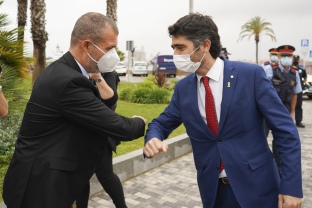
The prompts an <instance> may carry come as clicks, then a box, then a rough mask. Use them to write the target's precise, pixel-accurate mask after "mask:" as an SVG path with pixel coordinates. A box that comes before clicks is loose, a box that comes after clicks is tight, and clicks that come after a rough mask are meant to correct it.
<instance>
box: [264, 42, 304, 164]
mask: <svg viewBox="0 0 312 208" xmlns="http://www.w3.org/2000/svg"><path fill="white" fill-rule="evenodd" d="M295 50H296V49H295V47H293V46H291V45H282V46H279V47H278V48H277V51H278V58H279V60H280V61H279V62H278V63H277V64H273V65H272V66H271V67H266V68H264V71H265V73H266V75H267V77H268V78H269V80H271V82H272V84H273V87H274V88H275V90H276V92H277V94H278V96H279V98H280V99H281V101H282V103H283V105H284V106H285V107H286V109H287V111H288V112H289V114H290V116H291V118H292V119H293V120H294V118H295V117H294V115H295V108H296V103H297V94H298V93H300V92H302V88H301V84H300V77H299V73H298V72H297V71H296V69H294V68H293V67H292V59H293V52H294V51H295ZM268 128H269V129H271V128H270V126H269V125H268ZM272 149H273V154H274V155H275V160H276V164H277V166H278V168H279V169H280V167H281V162H282V161H281V158H280V156H279V155H280V154H279V151H278V149H277V146H276V142H275V135H274V134H273V140H272Z"/></svg>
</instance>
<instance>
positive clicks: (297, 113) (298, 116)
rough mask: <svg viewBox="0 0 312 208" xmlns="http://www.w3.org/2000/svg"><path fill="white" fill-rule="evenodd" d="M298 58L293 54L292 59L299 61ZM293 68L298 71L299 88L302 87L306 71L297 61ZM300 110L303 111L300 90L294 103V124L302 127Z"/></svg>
mask: <svg viewBox="0 0 312 208" xmlns="http://www.w3.org/2000/svg"><path fill="white" fill-rule="evenodd" d="M299 60H300V56H298V55H296V56H294V61H297V62H299ZM293 68H295V69H296V70H297V71H298V73H299V77H300V84H301V88H302V89H303V87H304V82H303V80H304V79H306V78H307V72H306V70H305V68H304V67H303V66H302V65H299V63H297V64H295V63H293ZM302 112H303V110H302V91H301V92H300V93H298V95H297V104H296V109H295V120H296V125H297V126H298V127H302V128H304V127H305V126H304V125H303V124H302Z"/></svg>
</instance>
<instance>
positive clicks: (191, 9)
mask: <svg viewBox="0 0 312 208" xmlns="http://www.w3.org/2000/svg"><path fill="white" fill-rule="evenodd" d="M191 13H193V0H190V14H191Z"/></svg>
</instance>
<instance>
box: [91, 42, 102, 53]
mask: <svg viewBox="0 0 312 208" xmlns="http://www.w3.org/2000/svg"><path fill="white" fill-rule="evenodd" d="M90 43H92V42H91V41H90ZM92 45H94V46H95V47H96V48H97V49H99V50H100V51H101V52H102V53H104V54H106V53H105V52H104V51H103V50H102V49H100V48H99V47H98V46H97V45H95V44H94V43H92Z"/></svg>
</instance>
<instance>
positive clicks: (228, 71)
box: [219, 60, 238, 133]
mask: <svg viewBox="0 0 312 208" xmlns="http://www.w3.org/2000/svg"><path fill="white" fill-rule="evenodd" d="M234 69H235V67H234V66H233V65H232V63H231V62H229V61H227V60H225V61H224V77H223V93H222V102H221V114H220V122H219V133H220V132H221V130H222V127H223V125H224V122H225V119H226V116H227V114H228V111H229V108H230V104H231V100H232V96H233V93H234V89H235V85H236V80H237V77H238V73H237V72H235V70H234Z"/></svg>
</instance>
